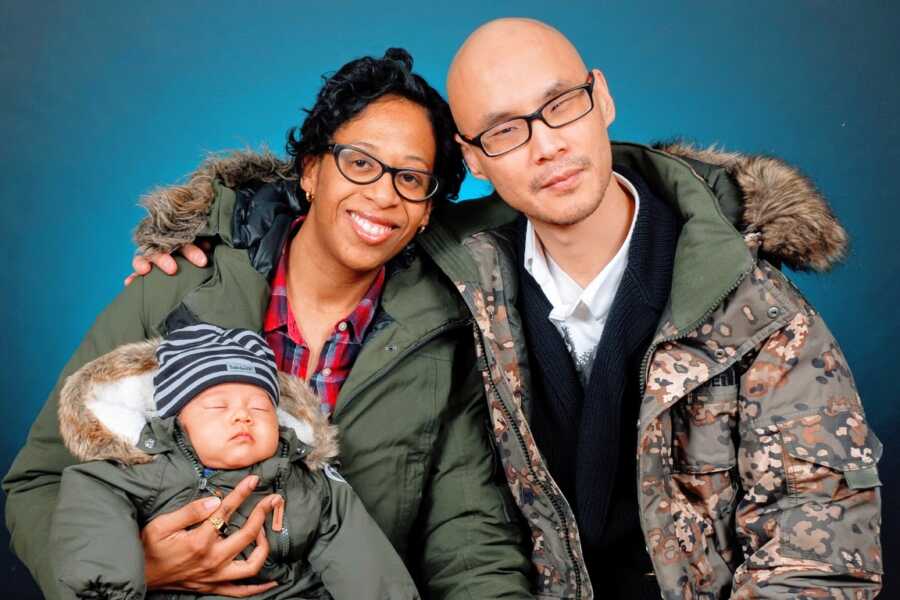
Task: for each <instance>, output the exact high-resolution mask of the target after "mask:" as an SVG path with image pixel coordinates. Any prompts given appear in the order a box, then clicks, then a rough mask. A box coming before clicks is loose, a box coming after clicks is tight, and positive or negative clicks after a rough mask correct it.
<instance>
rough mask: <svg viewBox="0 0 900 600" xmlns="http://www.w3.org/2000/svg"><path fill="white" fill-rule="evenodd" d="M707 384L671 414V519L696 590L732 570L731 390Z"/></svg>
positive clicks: (733, 390) (710, 585) (734, 464)
mask: <svg viewBox="0 0 900 600" xmlns="http://www.w3.org/2000/svg"><path fill="white" fill-rule="evenodd" d="M717 383H719V382H718V381H712V382H710V383H707V384H705V385H703V386H701V387H700V388H697V389H696V390H694V391H693V392H691V393H690V394H689V395H688V397H686V398H685V399H684V400H683V401H682V402H681V403H679V404H677V405H675V406H674V407H673V409H672V413H671V416H672V475H671V482H672V485H671V497H670V502H671V507H670V510H671V515H672V521H673V525H674V535H675V539H676V541H677V542H678V547H679V548H680V550H681V552H682V554H683V555H684V556H685V557H686V559H687V560H688V561H689V562H690V564H692V565H695V566H697V567H698V573H699V574H700V575H699V576H698V578H697V580H696V582H695V583H696V585H697V586H698V589H702V590H713V589H717V588H718V586H720V585H721V582H722V581H725V580H727V579H728V578H729V577H730V573H731V572H732V571H733V570H734V569H735V568H736V565H737V555H736V553H735V551H734V550H735V548H736V547H737V544H736V541H735V533H734V529H733V527H732V526H731V523H732V520H733V515H734V510H735V504H736V502H737V477H736V474H737V449H736V445H735V441H734V437H733V436H734V433H733V432H734V430H735V426H736V421H737V411H738V398H737V387H736V386H735V385H731V384H727V385H717Z"/></svg>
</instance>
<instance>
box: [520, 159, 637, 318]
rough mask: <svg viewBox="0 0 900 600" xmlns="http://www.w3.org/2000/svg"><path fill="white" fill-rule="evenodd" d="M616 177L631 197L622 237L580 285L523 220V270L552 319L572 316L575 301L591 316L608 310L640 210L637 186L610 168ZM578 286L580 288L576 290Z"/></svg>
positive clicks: (606, 313) (602, 314) (529, 224)
mask: <svg viewBox="0 0 900 600" xmlns="http://www.w3.org/2000/svg"><path fill="white" fill-rule="evenodd" d="M613 175H614V176H615V177H616V179H617V180H618V181H619V182H620V183H621V184H622V185H623V186H624V187H625V189H626V191H628V193H629V194H630V195H631V197H632V198H633V199H634V215H633V217H632V219H631V226H630V227H629V229H628V235H627V236H626V237H625V241H624V242H623V243H622V245H621V246H620V247H619V250H618V251H617V252H616V255H615V256H614V257H613V258H612V260H610V261H609V263H608V264H607V265H606V266H605V267H604V268H603V269H602V270H601V271H600V272H599V273H598V274H597V275H596V276H595V277H594V279H593V280H591V282H590V283H588V285H587V286H586V287H585V288H583V289H581V287H580V286H579V285H578V283H576V282H575V280H573V279H572V278H571V277H569V275H568V273H566V272H565V271H563V269H562V268H561V267H560V266H559V265H558V264H557V263H556V261H554V260H553V257H552V256H550V255H548V254H547V253H546V252H545V251H544V246H543V244H541V241H540V240H539V239H538V237H537V234H536V233H535V231H534V226H533V225H532V224H531V220H530V219H528V220H527V224H526V226H525V249H524V253H523V259H524V264H525V270H526V271H528V273H529V274H530V275H531V276H532V277H534V280H535V281H536V282H537V284H538V285H539V286H540V287H541V290H542V291H543V292H544V295H545V296H546V297H547V300H548V301H549V302H550V304H551V305H552V306H553V309H552V310H551V311H550V315H549V318H550V319H552V320H555V321H563V320H565V319H567V318H569V317H571V316H572V314H573V313H574V312H575V310H576V309H577V308H578V306H579V305H582V304H583V305H584V306H585V307H586V308H587V310H588V312H589V313H590V316H591V318H593V319H599V318H603V317H605V316H606V315H608V314H609V310H610V308H611V307H612V302H613V300H614V298H615V291H616V289H617V288H618V287H619V283H620V281H621V275H622V273H623V272H624V269H625V265H626V264H627V260H628V248H629V246H630V245H631V237H632V235H633V234H634V225H635V223H637V215H638V211H639V210H640V195H639V194H638V191H637V188H635V186H634V185H633V184H632V183H631V182H630V181H628V179H626V178H625V177H624V176H623V175H621V174H619V173H616V172H615V171H613ZM578 290H581V291H580V293H578ZM576 294H577V299H576V300H575V301H574V302H571V303H564V302H563V299H562V298H563V295H565V296H567V297H572V296H574V295H576Z"/></svg>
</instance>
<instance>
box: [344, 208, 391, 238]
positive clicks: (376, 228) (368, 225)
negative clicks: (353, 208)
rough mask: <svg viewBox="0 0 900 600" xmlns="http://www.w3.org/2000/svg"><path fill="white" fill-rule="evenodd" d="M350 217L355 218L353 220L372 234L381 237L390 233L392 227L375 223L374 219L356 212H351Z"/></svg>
mask: <svg viewBox="0 0 900 600" xmlns="http://www.w3.org/2000/svg"><path fill="white" fill-rule="evenodd" d="M350 218H351V219H353V222H354V223H356V224H357V225H359V228H360V229H362V230H363V231H365V232H366V233H368V234H369V235H371V236H374V237H379V236H382V235H385V234H388V233H390V231H391V229H392V228H391V227H389V226H387V225H379V224H377V223H373V222H372V221H370V220H368V219H366V218H365V217H363V216H361V215H359V214H357V213H355V212H351V213H350Z"/></svg>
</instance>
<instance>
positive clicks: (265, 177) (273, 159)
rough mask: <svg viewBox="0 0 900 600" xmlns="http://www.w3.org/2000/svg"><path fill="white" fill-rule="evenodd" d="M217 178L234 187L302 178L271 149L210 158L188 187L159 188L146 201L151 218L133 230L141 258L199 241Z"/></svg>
mask: <svg viewBox="0 0 900 600" xmlns="http://www.w3.org/2000/svg"><path fill="white" fill-rule="evenodd" d="M216 180H219V181H221V182H222V183H223V184H224V185H225V186H226V187H232V188H233V187H238V186H240V185H242V184H244V183H246V182H248V181H261V182H263V183H273V182H276V181H296V180H297V174H296V173H295V172H294V170H293V168H292V166H291V163H290V162H288V161H284V160H281V159H280V158H278V157H277V156H275V155H274V154H272V152H270V151H269V150H267V149H263V150H262V151H261V152H254V151H251V150H239V151H236V152H232V153H227V154H213V155H210V156H208V157H207V158H206V159H205V160H204V161H203V162H202V163H201V164H200V166H199V167H198V168H197V170H196V171H195V172H194V173H193V174H191V175H190V177H189V178H188V181H187V183H185V184H183V185H173V186H169V187H158V188H156V189H154V190H152V191H151V192H149V193H148V194H146V195H145V196H144V197H143V198H141V202H140V204H141V205H142V206H143V207H144V208H146V209H147V216H146V217H144V218H143V219H141V221H140V223H138V226H137V228H136V229H135V231H134V241H135V243H136V244H137V252H138V254H145V255H146V254H158V253H171V252H172V251H173V250H175V249H177V248H179V247H180V246H183V245H184V244H187V243H188V242H193V241H194V240H195V239H197V237H198V234H199V233H200V232H201V231H202V230H203V228H204V227H205V226H206V223H207V220H208V217H209V209H210V206H211V205H212V202H213V199H214V196H215V188H214V187H213V182H214V181H216Z"/></svg>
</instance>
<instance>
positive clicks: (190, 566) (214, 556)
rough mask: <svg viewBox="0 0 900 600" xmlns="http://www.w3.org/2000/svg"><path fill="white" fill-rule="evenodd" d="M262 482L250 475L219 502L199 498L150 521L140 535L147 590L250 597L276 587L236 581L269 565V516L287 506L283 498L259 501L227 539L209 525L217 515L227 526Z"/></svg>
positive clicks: (216, 499)
mask: <svg viewBox="0 0 900 600" xmlns="http://www.w3.org/2000/svg"><path fill="white" fill-rule="evenodd" d="M258 481H259V478H258V477H256V476H255V475H251V476H249V477H246V478H244V480H243V481H241V483H240V484H238V486H237V487H236V488H235V489H234V491H232V492H231V493H230V494H228V495H227V496H225V498H224V499H222V500H221V501H219V499H218V498H215V497H212V498H204V499H201V500H195V501H194V502H191V503H190V504H188V505H186V506H183V507H181V508H180V509H178V510H176V511H174V512H171V513H167V514H164V515H160V516H159V517H156V518H155V519H153V520H152V521H151V522H150V523H148V524H147V526H146V527H144V530H143V531H142V532H141V542H142V543H143V545H144V577H145V579H146V581H147V588H148V589H154V590H159V589H167V590H186V591H190V592H195V593H203V594H219V595H222V596H233V597H246V596H252V595H254V594H260V593H262V592H265V591H266V590H269V589H271V588H273V587H275V586H276V585H278V582H277V581H270V582H268V583H263V584H256V585H247V584H235V583H233V582H234V581H238V580H240V579H245V578H247V577H253V576H255V575H256V574H258V573H259V570H260V569H261V568H262V566H263V563H264V562H265V561H266V558H267V557H268V555H269V544H268V542H267V541H266V534H265V529H264V526H265V522H266V515H267V514H269V513H270V512H271V511H272V510H275V509H276V508H277V507H278V506H282V505H283V503H284V500H283V499H282V498H281V496H279V495H277V494H272V495H271V496H267V497H266V498H263V499H262V500H260V502H259V503H258V504H257V505H256V507H254V509H253V512H252V513H251V514H250V517H249V518H248V519H247V522H246V523H244V526H243V527H241V528H240V529H239V530H237V531H235V532H234V533H232V534H230V535H229V536H228V537H221V536H220V535H219V531H218V530H217V529H216V527H215V526H214V525H213V524H212V523H211V522H210V518H211V517H213V520H215V517H218V518H219V519H222V521H224V522H226V523H227V522H228V519H229V518H230V517H231V515H232V514H233V513H234V511H235V510H237V508H238V507H239V506H240V505H241V504H242V503H243V502H244V500H246V499H247V497H249V496H250V493H251V492H252V491H253V489H254V488H255V487H256V484H257V482H258ZM198 523H199V526H197V527H194V528H193V529H187V528H188V527H190V526H191V525H196V524H198ZM254 539H255V540H256V548H254V550H253V552H251V553H250V555H249V556H248V557H247V560H236V559H235V557H236V556H238V554H240V552H241V551H242V550H244V549H245V548H246V547H247V546H248V545H250V543H251V542H252V541H254Z"/></svg>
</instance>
